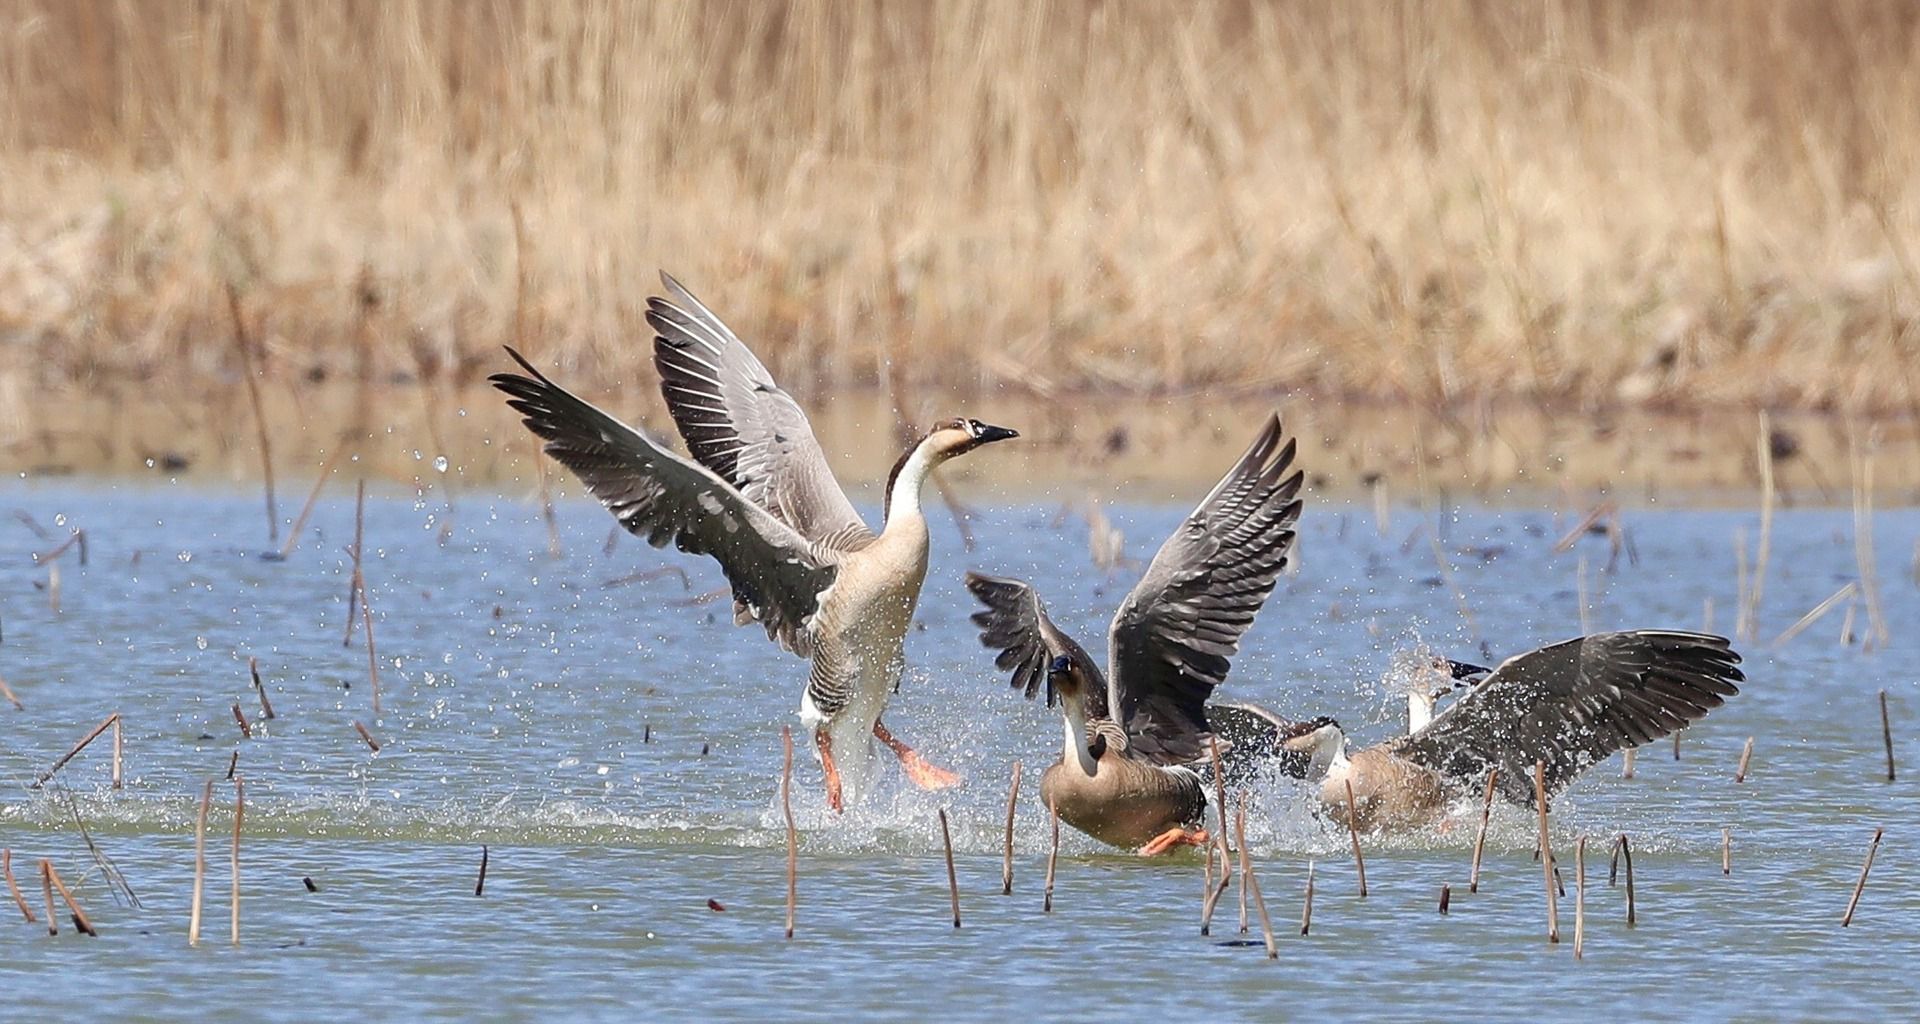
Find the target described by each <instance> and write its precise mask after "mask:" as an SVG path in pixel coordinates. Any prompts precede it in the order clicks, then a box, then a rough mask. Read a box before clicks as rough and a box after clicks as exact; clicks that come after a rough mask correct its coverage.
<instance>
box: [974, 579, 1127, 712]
mask: <svg viewBox="0 0 1920 1024" xmlns="http://www.w3.org/2000/svg"><path fill="white" fill-rule="evenodd" d="M967 589H968V590H971V591H973V596H974V597H977V598H979V599H980V603H981V604H983V605H986V609H985V610H984V611H978V612H974V613H973V624H974V625H976V626H979V627H980V642H981V643H982V644H985V645H986V646H988V647H991V648H993V649H995V650H997V651H999V652H1000V654H999V656H998V657H996V658H994V659H993V664H994V667H995V668H998V669H1000V670H1002V671H1011V672H1012V673H1013V676H1012V681H1013V688H1014V689H1016V690H1021V691H1024V692H1025V693H1026V695H1027V699H1028V700H1032V699H1033V698H1034V697H1035V696H1036V695H1038V694H1039V692H1040V687H1041V686H1042V685H1044V684H1045V683H1046V681H1047V666H1049V665H1051V664H1053V659H1055V658H1057V657H1060V656H1061V655H1066V656H1067V657H1069V658H1072V659H1073V660H1074V661H1075V662H1076V663H1077V664H1079V665H1080V667H1081V668H1082V669H1083V670H1084V671H1085V673H1086V676H1087V678H1088V679H1089V680H1091V681H1092V684H1093V685H1092V686H1091V687H1090V688H1089V691H1088V693H1087V717H1088V718H1090V719H1104V718H1107V717H1108V715H1107V694H1106V690H1105V689H1104V687H1105V685H1106V678H1105V677H1104V676H1103V675H1101V673H1100V667H1099V665H1098V664H1096V663H1095V662H1094V660H1093V659H1092V658H1090V657H1088V656H1087V652H1086V650H1085V649H1084V648H1082V647H1081V646H1080V645H1079V644H1077V643H1075V642H1074V640H1073V638H1072V637H1070V636H1068V635H1067V634H1065V633H1063V632H1061V631H1060V628H1059V627H1057V626H1055V625H1054V624H1053V620H1052V619H1050V618H1048V617H1047V608H1046V605H1044V604H1042V603H1041V601H1040V595H1039V594H1038V593H1036V592H1035V591H1034V589H1033V587H1031V586H1029V585H1028V584H1027V583H1026V582H1025V581H1022V580H1013V579H1006V578H1003V577H1000V576H983V575H981V574H979V573H977V572H970V573H968V574H967ZM1047 704H1048V706H1052V704H1053V690H1052V688H1051V687H1049V688H1048V690H1047Z"/></svg>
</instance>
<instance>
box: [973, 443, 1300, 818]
mask: <svg viewBox="0 0 1920 1024" xmlns="http://www.w3.org/2000/svg"><path fill="white" fill-rule="evenodd" d="M1283 436H1284V435H1283V434H1282V431H1281V429H1280V419H1279V417H1278V416H1269V417H1268V418H1267V421H1266V425H1265V427H1264V429H1262V430H1261V431H1260V434H1259V436H1258V437H1257V438H1256V439H1255V440H1254V442H1253V445H1252V447H1250V448H1248V449H1247V452H1246V454H1245V455H1243V456H1241V458H1240V461H1239V462H1237V463H1235V464H1234V466H1233V468H1232V469H1231V470H1230V471H1228V473H1227V475H1226V476H1225V477H1224V478H1223V479H1221V481H1220V482H1219V484H1218V485H1216V486H1215V487H1214V488H1213V490H1212V491H1211V492H1210V493H1208V495H1207V496H1206V498H1205V499H1204V500H1202V501H1201V502H1200V505H1199V507H1198V508H1196V509H1194V511H1193V513H1192V514H1191V515H1189V516H1187V518H1186V520H1185V522H1183V523H1182V524H1181V525H1180V526H1179V527H1178V528H1177V529H1176V530H1175V531H1174V533H1173V536H1171V537H1169V538H1167V541H1166V543H1165V544H1164V545H1162V546H1161V548H1160V551H1159V553H1158V554H1156V555H1155V556H1154V558H1153V561H1152V563H1151V564H1149V565H1148V566H1147V570H1146V573H1145V575H1143V576H1142V577H1141V579H1140V582H1139V583H1138V584H1136V585H1135V586H1134V588H1133V590H1132V591H1131V592H1130V593H1129V594H1128V595H1127V597H1126V600H1125V601H1123V602H1121V605H1120V610H1119V611H1118V612H1117V613H1116V614H1115V615H1114V617H1113V624H1112V626H1111V627H1110V628H1109V630H1108V640H1107V649H1108V674H1107V675H1105V676H1103V675H1102V674H1101V672H1100V668H1099V667H1098V666H1097V665H1096V664H1095V663H1094V661H1093V659H1092V658H1091V657H1089V656H1088V654H1087V652H1086V650H1085V649H1084V648H1082V647H1081V646H1080V645H1079V644H1078V643H1076V642H1074V640H1073V638H1072V637H1070V636H1068V635H1067V634H1066V633H1064V632H1062V631H1061V630H1060V629H1059V628H1058V627H1057V626H1055V625H1054V624H1053V621H1052V620H1051V619H1050V618H1048V617H1047V611H1046V607H1045V606H1044V605H1043V604H1042V603H1041V600H1040V596H1039V594H1038V593H1036V592H1035V591H1034V589H1033V587H1032V586H1030V585H1029V584H1027V583H1025V582H1023V581H1021V580H1014V579H1006V578H1002V577H995V576H985V575H981V574H979V573H968V574H967V588H968V589H969V590H971V591H972V592H973V594H974V596H975V597H977V598H978V599H979V600H980V602H981V603H982V604H983V605H985V606H986V608H985V610H984V611H980V612H977V613H975V614H974V616H973V621H974V623H975V624H976V625H978V626H979V627H980V639H981V642H982V643H983V644H985V645H986V646H987V647H990V648H994V649H996V650H998V651H999V652H1000V653H999V655H998V657H997V658H996V659H995V661H994V664H995V665H996V666H997V667H998V668H1000V669H1002V670H1007V669H1011V670H1012V683H1013V687H1014V689H1016V690H1021V691H1024V692H1025V694H1026V696H1027V698H1028V699H1029V700H1031V699H1033V698H1034V697H1035V695H1037V694H1038V693H1039V690H1040V686H1041V683H1042V682H1043V681H1044V682H1045V684H1046V687H1047V703H1048V704H1049V705H1051V704H1052V703H1053V702H1054V699H1055V698H1056V697H1057V698H1058V699H1059V701H1060V709H1061V713H1062V717H1063V719H1064V720H1065V726H1066V734H1065V740H1064V746H1063V750H1062V753H1061V757H1060V760H1059V762H1057V763H1055V764H1054V765H1052V766H1051V767H1049V768H1048V769H1047V770H1046V772H1045V774H1044V775H1042V777H1041V780H1040V798H1041V801H1042V803H1043V804H1046V805H1053V806H1056V807H1057V808H1058V811H1059V815H1060V820H1062V821H1064V822H1066V823H1067V824H1068V825H1070V826H1072V827H1074V828H1076V829H1079V830H1080V831H1081V832H1084V833H1086V834H1087V835H1090V836H1092V837H1093V838H1095V839H1097V840H1099V841H1101V842H1103V843H1107V844H1109V845H1112V846H1119V847H1128V848H1133V847H1137V848H1138V849H1139V852H1140V854H1141V855H1142V856H1154V855H1157V854H1161V853H1165V852H1168V851H1169V850H1171V849H1173V848H1175V847H1177V846H1180V845H1199V844H1202V843H1205V842H1206V841H1207V834H1206V832H1205V830H1204V829H1201V828H1199V827H1198V826H1199V824H1200V822H1201V821H1202V820H1203V812H1204V810H1205V808H1206V804H1207V799H1206V793H1205V789H1204V787H1203V786H1202V784H1201V779H1200V774H1199V772H1198V771H1197V770H1196V768H1195V765H1196V763H1198V762H1201V761H1203V760H1204V759H1205V758H1206V757H1207V755H1208V748H1209V739H1210V738H1211V736H1212V733H1211V730H1210V726H1209V722H1208V718H1207V698H1208V697H1209V696H1210V695H1211V694H1212V693H1213V688H1214V687H1215V686H1218V685H1219V684H1220V682H1221V681H1222V680H1223V679H1225V677H1226V674H1227V668H1228V658H1229V656H1231V655H1232V654H1234V653H1235V651H1236V650H1238V648H1239V641H1240V637H1241V635H1242V634H1243V633H1245V632H1246V629H1247V627H1248V626H1249V625H1251V624H1252V623H1253V617H1254V614H1255V613H1256V612H1258V611H1259V610H1260V606H1261V605H1262V604H1263V603H1264V602H1265V601H1266V599H1267V595H1268V594H1269V593H1271V592H1272V590H1273V586H1274V581H1275V579H1276V578H1277V577H1278V576H1279V575H1280V572H1281V570H1282V569H1284V568H1285V567H1286V564H1287V559H1288V557H1289V554H1290V553H1291V551H1292V550H1293V543H1294V523H1295V522H1296V521H1297V520H1298V519H1299V517H1300V500H1299V493H1300V481H1301V474H1300V472H1299V471H1298V470H1294V471H1293V472H1291V473H1289V472H1288V471H1289V470H1290V469H1291V468H1292V465H1293V455H1294V442H1293V441H1292V440H1291V439H1288V440H1286V442H1285V444H1284V445H1283V444H1282V443H1281V442H1282V438H1283ZM1252 713H1258V714H1263V715H1264V714H1268V713H1266V712H1264V711H1260V710H1259V709H1254V712H1252Z"/></svg>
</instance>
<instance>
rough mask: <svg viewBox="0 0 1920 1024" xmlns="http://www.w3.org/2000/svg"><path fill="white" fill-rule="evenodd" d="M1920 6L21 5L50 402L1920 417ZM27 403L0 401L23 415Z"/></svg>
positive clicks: (2, 80) (21, 69) (10, 247)
mask: <svg viewBox="0 0 1920 1024" xmlns="http://www.w3.org/2000/svg"><path fill="white" fill-rule="evenodd" d="M1917 238H1920V5H1914V4H1909V3H1903V2H1899V0H1839V2H1829V0H1775V2H1766V3H1754V4H1733V3H1725V4H1723V3H1697V2H1665V0H1639V2H1621V0H1596V2H1564V0H1562V2H1553V0H1549V2H1544V3H1540V2H1532V0H1528V2H1500V0H1493V2H1469V0H1437V2H1434V3H1430V4H1401V3H1391V4H1344V3H1299V4H1265V3H1252V2H1232V3H1218V4H1188V3H1146V2H1141V3H1098V2H1068V0H1058V2H1051V3H1048V2H1036V3H1030V4H1018V5H1016V4H1012V3H979V4H961V3H929V4H918V3H880V2H870V0H860V2H852V0H846V2H835V0H789V2H756V3H710V4H682V3H666V2H662V3H644V4H643V3H632V4H595V3H586V2H575V0H562V2H552V3H531V2H530V3H517V2H507V0H498V2H473V3H455V2H450V0H448V2H418V3H408V2H395V3H388V2H375V0H325V2H305V0H297V2H285V3H274V2H267V0H200V2H192V3H189V2H185V0H180V2H163V3H152V4H136V3H124V2H120V3H115V2H88V0H0V345H5V346H7V347H10V348H12V349H13V350H14V351H15V353H17V354H15V355H11V356H9V357H8V358H7V359H6V362H7V363H9V364H12V367H13V370H12V374H13V380H12V384H11V386H12V388H13V389H14V391H15V394H16V396H17V394H18V393H19V392H20V390H21V389H23V388H25V387H28V386H31V385H48V384H52V385H74V386H80V387H83V388H84V387H91V386H95V385H97V384H98V383H99V382H102V381H126V380H134V381H141V380H148V379H157V380H160V381H168V382H171V381H183V382H188V383H190V382H193V381H198V380H206V381H215V382H218V381H226V382H231V381H233V380H234V375H235V374H236V373H237V372H239V366H240V363H239V360H238V357H237V356H236V354H235V350H234V346H233V343H232V337H233V331H232V327H231V324H230V322H229V317H228V308H227V289H228V287H229V285H231V286H232V287H233V288H235V289H236V290H237V292H238V293H239V295H240V297H241V300H242V302H243V305H244V308H245V309H246V310H247V311H248V316H249V318H250V319H251V320H252V322H253V323H252V326H253V330H254V334H255V337H257V338H259V339H260V340H261V343H262V348H263V351H264V353H265V355H266V361H265V364H264V365H265V368H266V372H267V373H268V374H269V375H273V376H278V377H280V378H282V379H286V380H302V379H314V378H318V377H321V376H334V377H338V376H352V375H354V374H366V375H368V376H372V377H375V378H376V379H382V380H385V379H390V378H392V377H394V376H395V375H406V376H408V377H424V378H430V379H438V378H445V379H448V380H450V381H451V382H454V383H459V382H462V381H464V380H467V379H469V378H471V377H472V376H473V375H475V374H477V373H479V372H481V371H484V370H487V369H490V368H492V367H494V366H495V365H496V364H497V363H498V362H499V360H498V358H497V349H496V348H495V347H494V346H496V345H497V344H499V343H501V342H507V341H511V340H513V339H514V338H516V337H518V338H520V339H522V341H523V343H524V344H525V345H526V346H527V347H528V348H529V349H531V350H533V352H534V353H536V354H537V355H538V356H539V358H541V359H543V360H545V361H547V362H550V363H555V364H558V365H560V366H563V367H565V368H567V369H568V371H569V372H570V373H573V374H576V375H578V374H598V375H599V377H598V379H599V380H601V381H602V382H603V383H610V382H613V381H616V380H626V381H632V380H635V379H651V378H650V377H649V376H647V375H646V371H644V363H645V361H646V359H647V358H648V355H649V346H647V345H645V344H643V343H642V340H643V339H644V338H645V337H646V336H647V335H648V332H647V331H646V329H645V326H644V324H643V323H642V321H641V312H642V311H643V310H644V303H645V298H646V296H647V294H648V293H649V292H650V291H651V290H652V289H653V288H654V279H653V276H652V275H653V271H654V269H655V268H656V267H665V268H669V269H671V270H672V271H674V272H675V273H676V274H677V275H679V276H680V277H681V278H682V279H683V280H684V281H686V282H687V283H688V284H689V285H690V286H691V287H692V288H693V289H694V290H695V291H696V292H697V293H699V294H701V295H702V297H703V298H705V299H706V300H707V301H708V303H709V304H710V305H712V306H713V307H714V308H716V309H718V310H719V311H721V313H722V315H724V316H726V317H727V318H728V319H729V320H730V321H731V322H732V323H733V324H734V326H735V327H736V328H737V329H739V330H740V331H741V333H742V334H743V335H745V336H746V337H748V338H749V339H750V340H751V341H752V342H753V343H754V344H755V346H756V348H757V349H758V350H759V351H760V352H761V353H762V354H763V356H764V357H766V359H767V361H768V362H769V364H770V365H771V366H772V367H773V369H774V371H775V373H776V374H777V375H779V376H781V377H783V378H784V379H785V380H787V381H789V382H790V383H791V384H792V385H794V386H795V389H796V390H799V391H808V390H813V389H821V388H826V387H836V388H838V387H846V386H849V385H856V384H878V383H884V382H886V381H888V379H889V377H888V375H889V372H890V371H889V366H891V367H892V370H893V372H897V373H898V374H899V375H900V376H898V377H895V378H893V382H894V383H898V382H899V381H900V380H901V379H902V378H904V379H907V380H911V381H913V382H915V383H916V384H919V385H922V386H928V385H932V386H938V387H943V388H951V389H955V390H956V391H958V392H962V393H977V391H978V390H979V389H981V388H983V387H992V386H997V385H1012V386H1016V387H1018V388H1023V389H1027V390H1028V391H1030V392H1034V393H1039V394H1043V395H1044V394H1051V393H1054V392H1056V391H1060V392H1065V391H1073V390H1079V389H1124V390H1129V391H1145V392H1157V393H1166V392H1182V391H1190V390H1194V389H1205V388H1230V389H1233V390H1234V391H1236V392H1240V393H1245V392H1247V391H1258V390H1262V389H1272V390H1278V389H1298V390H1301V391H1305V392H1309V393H1315V394H1320V395H1329V396H1339V397H1342V398H1349V399H1360V398H1384V399H1396V400H1398V399H1409V400H1414V401H1418V402H1422V403H1430V404H1432V405H1434V406H1447V405H1458V404H1459V403H1461V402H1463V401H1472V402H1484V401H1491V400H1494V399H1499V398H1503V397H1507V396H1515V395H1522V396H1530V397H1533V398H1536V399H1542V400H1552V401H1553V402H1555V403H1559V402H1564V401H1569V400H1577V401H1579V402H1582V403H1585V404H1587V405H1591V406H1597V405H1606V404H1615V403H1653V404H1660V403H1674V404H1678V403H1682V402H1684V403H1689V404H1692V403H1703V404H1728V405H1747V404H1766V405H1770V406H1776V407H1788V406H1792V407H1808V408H1837V409H1842V410H1847V411H1852V412H1867V411H1886V410H1912V409H1915V408H1920V398H1916V395H1920V270H1916V264H1915V260H1916V256H1917V255H1920V240H1917ZM6 401H7V399H6V396H5V395H0V404H5V403H6Z"/></svg>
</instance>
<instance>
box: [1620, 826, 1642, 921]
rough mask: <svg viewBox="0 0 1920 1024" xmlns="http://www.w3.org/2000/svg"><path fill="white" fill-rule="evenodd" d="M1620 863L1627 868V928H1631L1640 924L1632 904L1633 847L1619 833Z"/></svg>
mask: <svg viewBox="0 0 1920 1024" xmlns="http://www.w3.org/2000/svg"><path fill="white" fill-rule="evenodd" d="M1620 861H1621V863H1623V864H1625V865H1626V868H1627V927H1629V928H1632V927H1633V926H1635V925H1637V924H1639V923H1640V917H1639V912H1638V910H1637V909H1636V908H1635V906H1634V902H1633V847H1632V846H1631V845H1629V844H1628V842H1627V834H1626V833H1625V832H1622V833H1620Z"/></svg>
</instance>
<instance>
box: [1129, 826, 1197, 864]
mask: <svg viewBox="0 0 1920 1024" xmlns="http://www.w3.org/2000/svg"><path fill="white" fill-rule="evenodd" d="M1211 838H1212V837H1211V836H1209V835H1207V830H1206V829H1203V828H1202V829H1194V830H1192V831H1188V830H1187V829H1184V828H1170V829H1168V830H1166V831H1165V832H1162V833H1160V834H1159V835H1157V836H1154V837H1153V840H1152V841H1151V842H1149V843H1147V845H1145V846H1142V847H1141V848H1140V856H1142V857H1158V856H1161V855H1162V854H1165V853H1170V852H1172V850H1173V848H1174V847H1176V846H1205V845H1207V841H1208V840H1209V839H1211Z"/></svg>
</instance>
